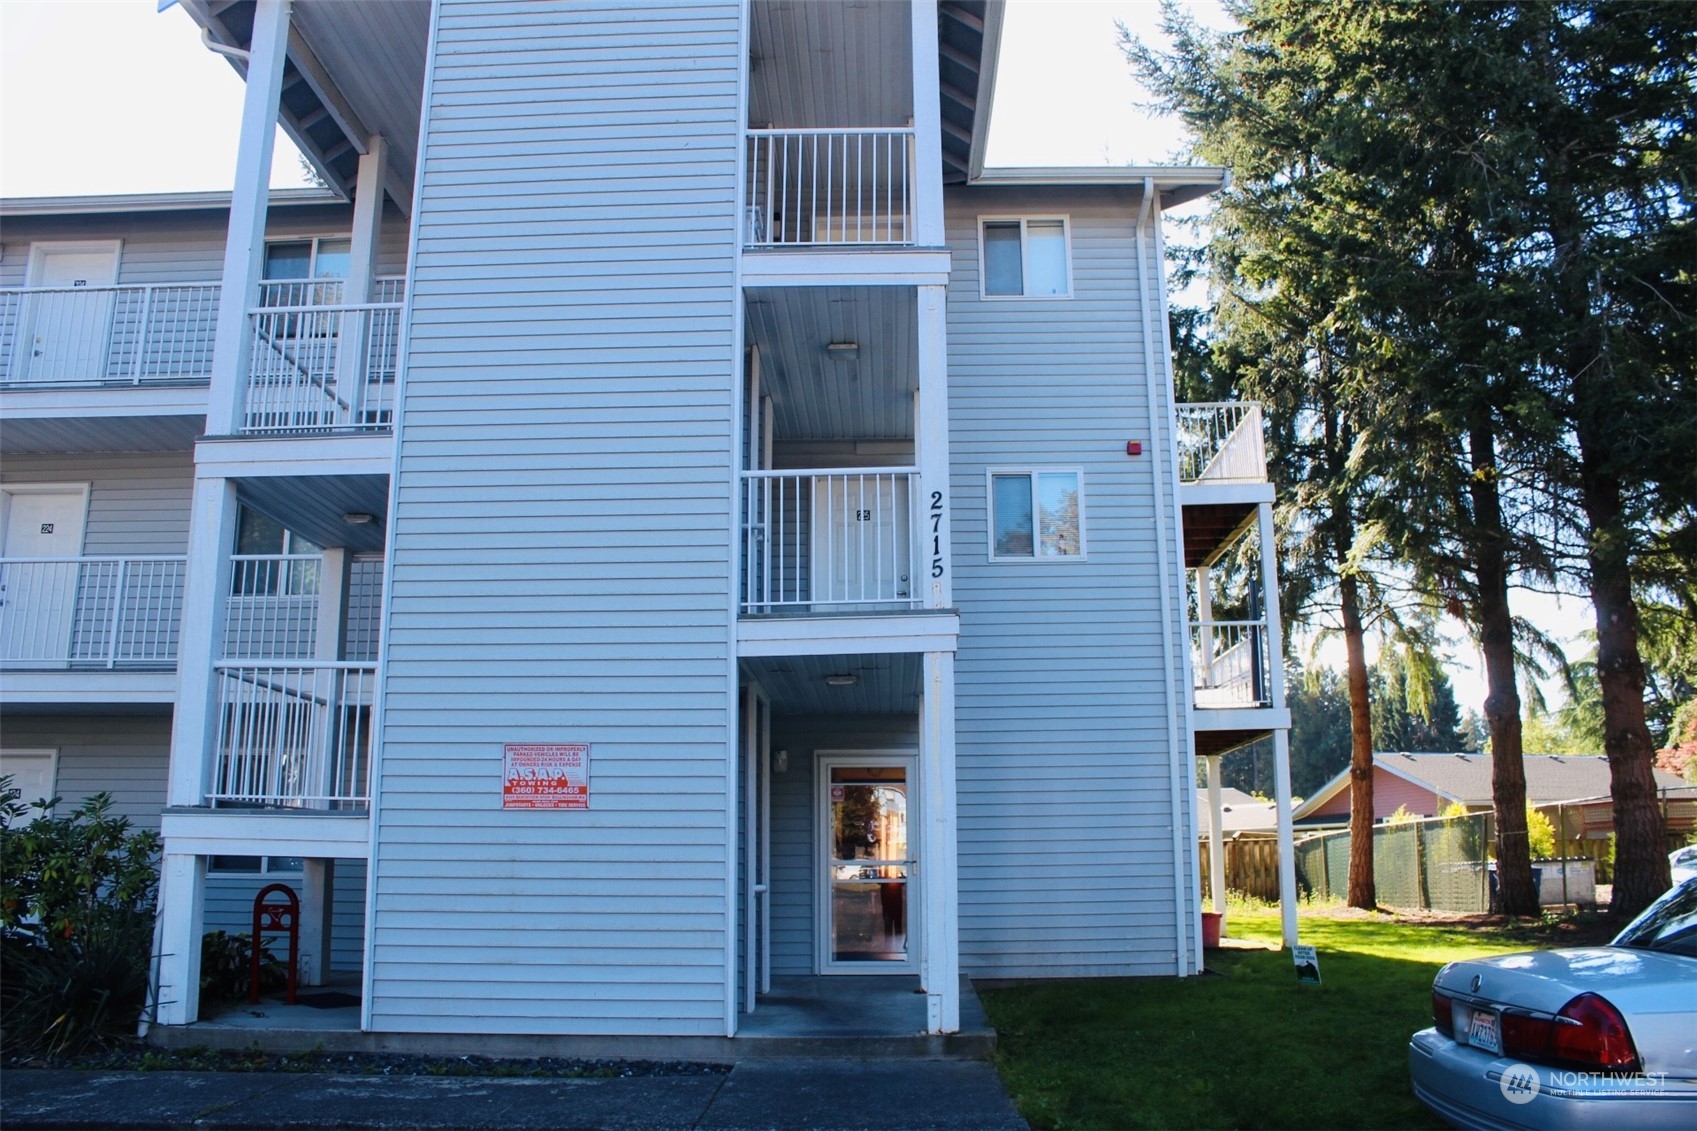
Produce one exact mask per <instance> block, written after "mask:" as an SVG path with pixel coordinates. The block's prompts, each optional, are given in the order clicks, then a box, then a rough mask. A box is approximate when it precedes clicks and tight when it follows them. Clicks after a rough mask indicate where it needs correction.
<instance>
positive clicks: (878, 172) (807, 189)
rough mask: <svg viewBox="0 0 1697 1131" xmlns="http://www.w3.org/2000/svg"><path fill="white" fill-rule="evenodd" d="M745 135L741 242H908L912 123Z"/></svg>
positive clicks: (911, 235) (760, 244) (773, 244)
mask: <svg viewBox="0 0 1697 1131" xmlns="http://www.w3.org/2000/svg"><path fill="white" fill-rule="evenodd" d="M747 137H748V230H747V231H746V232H745V233H744V234H743V238H744V242H745V244H746V246H748V247H777V246H783V247H789V246H796V245H801V246H806V245H809V244H862V243H881V244H911V243H913V242H914V226H913V171H914V168H915V157H914V132H913V130H912V128H906V129H822V130H778V129H765V130H749V131H747Z"/></svg>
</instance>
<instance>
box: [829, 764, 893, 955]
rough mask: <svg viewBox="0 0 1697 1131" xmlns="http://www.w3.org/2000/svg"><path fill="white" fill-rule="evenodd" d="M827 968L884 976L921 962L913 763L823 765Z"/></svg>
mask: <svg viewBox="0 0 1697 1131" xmlns="http://www.w3.org/2000/svg"><path fill="white" fill-rule="evenodd" d="M822 768H823V770H824V773H823V774H822V775H821V776H822V777H823V778H824V782H823V785H824V788H825V797H824V799H823V801H824V805H823V816H824V821H823V826H824V833H825V841H826V843H825V846H824V848H825V880H826V883H825V887H826V897H825V900H824V903H825V908H824V910H825V915H824V918H825V923H824V927H825V947H824V958H825V963H824V967H825V969H826V970H827V971H833V972H837V973H864V974H871V973H882V972H890V973H894V972H897V971H903V970H907V969H910V968H911V967H912V966H913V961H912V958H913V956H912V951H911V948H910V947H909V945H908V940H909V938H910V935H911V928H912V911H913V908H914V904H915V901H914V900H913V898H912V894H913V885H912V865H913V853H912V847H911V845H910V842H909V837H908V800H909V791H908V766H907V765H906V764H904V763H902V762H897V761H894V760H889V761H886V760H883V759H880V760H879V761H878V762H877V763H873V764H859V763H855V764H846V763H832V762H825V763H824V764H823V767H822Z"/></svg>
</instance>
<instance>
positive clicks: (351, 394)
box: [336, 134, 389, 421]
mask: <svg viewBox="0 0 1697 1131" xmlns="http://www.w3.org/2000/svg"><path fill="white" fill-rule="evenodd" d="M388 175H389V171H388V146H387V145H386V144H385V142H384V141H383V138H382V136H381V135H379V134H372V135H371V136H370V137H368V138H366V141H365V152H364V153H363V154H361V155H360V158H359V173H358V177H357V179H356V181H355V183H354V225H353V233H352V236H353V239H352V247H351V248H350V251H349V262H348V278H347V282H346V284H345V285H344V287H343V290H342V301H343V302H345V303H347V304H348V305H349V306H357V305H360V304H361V303H367V302H370V301H371V293H372V280H373V277H374V276H375V275H376V274H377V250H378V241H379V238H380V236H381V233H382V228H383V182H384V181H385V180H387V179H388ZM369 317H370V315H369V313H366V312H349V313H347V314H344V315H342V316H341V319H340V321H341V327H340V329H341V334H340V339H341V342H340V345H339V346H338V350H337V354H336V388H337V389H338V390H339V392H340V393H341V396H342V398H343V399H344V400H346V401H347V402H348V404H349V405H350V406H351V410H352V413H353V418H354V420H355V421H358V420H360V419H361V418H362V412H363V409H364V406H365V392H366V390H365V360H366V358H365V354H366V341H367V331H368V329H369V324H368V319H369Z"/></svg>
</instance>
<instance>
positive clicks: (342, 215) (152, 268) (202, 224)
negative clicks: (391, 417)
mask: <svg viewBox="0 0 1697 1131" xmlns="http://www.w3.org/2000/svg"><path fill="white" fill-rule="evenodd" d="M352 225H353V209H352V208H351V207H350V206H347V205H327V206H313V207H310V208H277V209H273V210H272V211H271V214H270V216H269V217H267V222H266V235H267V237H268V238H270V239H289V238H300V237H304V236H345V235H347V234H348V232H349V231H350V230H351V228H352ZM5 229H6V231H5V238H4V243H3V244H0V248H3V254H0V287H21V286H23V285H24V283H25V281H26V278H27V275H28V271H29V258H30V245H31V244H35V243H46V242H52V241H65V240H122V241H123V249H122V251H121V252H120V254H119V260H118V282H119V283H120V284H126V285H128V284H141V283H213V282H217V281H218V279H219V278H220V277H221V276H222V275H223V273H224V239H225V236H226V234H227V232H228V230H229V215H228V214H227V213H225V212H222V211H212V210H204V211H191V212H162V213H128V214H124V213H119V214H114V215H105V216H26V217H11V218H8V219H7V220H6V223H5ZM406 240H407V225H406V219H405V217H403V216H401V215H400V214H399V213H398V212H396V211H395V210H394V208H393V207H390V208H389V209H388V211H387V213H386V214H385V216H384V218H383V234H382V239H381V240H380V241H379V244H378V264H377V273H378V274H379V275H399V274H401V273H403V272H404V271H405V270H406V261H407V246H406Z"/></svg>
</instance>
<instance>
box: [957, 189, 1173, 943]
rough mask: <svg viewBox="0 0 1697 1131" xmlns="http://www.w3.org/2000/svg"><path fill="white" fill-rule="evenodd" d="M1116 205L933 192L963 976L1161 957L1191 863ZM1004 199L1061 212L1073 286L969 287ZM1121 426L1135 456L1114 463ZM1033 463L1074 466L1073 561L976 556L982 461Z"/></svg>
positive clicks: (1167, 579) (1166, 606)
mask: <svg viewBox="0 0 1697 1131" xmlns="http://www.w3.org/2000/svg"><path fill="white" fill-rule="evenodd" d="M1136 210H1137V198H1136V194H1135V193H1133V192H1127V191H1122V190H970V189H968V190H956V191H952V192H951V193H950V196H949V200H948V237H949V245H950V247H951V248H952V249H953V251H954V264H953V275H952V277H951V280H950V287H949V308H948V345H949V414H950V415H949V426H950V455H951V459H952V464H953V476H952V483H951V486H952V491H953V496H954V497H953V508H954V509H953V515H952V526H953V534H954V568H955V574H954V596H955V603H956V604H957V605H958V606H959V608H960V610H961V636H960V645H959V652H958V655H957V660H956V668H955V678H956V690H955V727H956V732H955V735H956V767H957V780H958V791H959V810H958V812H959V849H960V939H961V965H962V968H963V969H964V970H966V971H967V972H968V973H971V974H975V975H980V976H1063V975H1089V974H1127V975H1129V974H1159V973H1172V972H1173V970H1174V962H1175V945H1176V943H1175V908H1174V891H1173V876H1174V870H1175V867H1184V873H1183V874H1184V875H1185V876H1186V877H1189V876H1190V874H1191V870H1190V868H1189V867H1187V866H1185V865H1183V864H1182V863H1180V862H1175V860H1174V846H1173V823H1174V821H1175V820H1179V821H1183V820H1186V819H1187V816H1186V814H1183V813H1180V814H1175V813H1174V812H1173V806H1172V773H1173V759H1174V756H1175V755H1174V751H1173V750H1172V745H1171V738H1170V734H1169V729H1168V722H1169V711H1170V710H1171V709H1172V708H1173V706H1174V705H1173V704H1172V703H1171V702H1170V701H1169V697H1168V696H1169V692H1168V686H1167V680H1168V679H1169V678H1170V672H1169V670H1168V667H1167V664H1168V659H1167V656H1166V654H1165V648H1164V644H1163V635H1162V618H1163V616H1166V617H1170V618H1172V621H1173V626H1174V627H1173V631H1174V645H1175V648H1176V647H1179V646H1181V641H1182V640H1183V637H1182V635H1181V634H1180V632H1179V625H1178V617H1179V615H1180V613H1179V610H1181V609H1182V607H1183V605H1182V597H1183V589H1182V584H1183V581H1182V575H1181V573H1180V569H1181V564H1180V563H1178V562H1176V561H1174V553H1173V552H1171V550H1170V549H1169V552H1168V553H1167V555H1166V565H1167V575H1166V576H1162V572H1161V556H1160V547H1159V546H1158V542H1157V539H1158V537H1159V532H1160V527H1159V526H1158V525H1157V521H1156V511H1155V506H1156V488H1155V483H1154V478H1153V476H1154V473H1155V471H1156V461H1155V458H1154V453H1156V452H1158V451H1162V450H1164V448H1165V446H1166V445H1167V444H1170V436H1167V435H1166V432H1165V429H1166V425H1165V424H1164V423H1162V424H1161V428H1162V430H1163V431H1162V437H1163V439H1162V444H1161V445H1159V446H1157V445H1154V444H1151V442H1150V441H1151V440H1153V439H1154V438H1155V433H1154V430H1155V427H1156V424H1155V421H1162V422H1164V421H1166V420H1167V418H1168V414H1169V412H1170V408H1169V406H1168V404H1167V403H1166V402H1165V400H1164V399H1163V400H1162V402H1161V403H1159V404H1157V405H1156V406H1155V413H1154V414H1153V416H1152V414H1151V411H1150V405H1149V404H1148V396H1147V385H1146V383H1145V371H1144V353H1143V339H1142V337H1141V329H1142V322H1141V319H1140V317H1139V313H1138V311H1139V297H1138V286H1137V261H1136V237H1135V226H1136ZM1021 214H1025V215H1056V214H1066V215H1068V216H1069V217H1070V221H1071V224H1070V237H1071V253H1072V275H1073V297H1072V298H1070V299H1062V300H1054V299H1038V300H1012V299H1010V300H989V301H986V300H982V299H980V297H979V275H978V231H977V217H978V216H980V215H997V216H1007V215H1021ZM1150 284H1151V294H1152V296H1153V295H1154V294H1155V293H1156V289H1157V288H1158V287H1159V286H1160V281H1159V278H1158V277H1152V278H1151V280H1150ZM1158 348H1159V347H1158ZM1166 380H1167V378H1166V376H1165V374H1164V372H1163V374H1162V376H1161V378H1160V381H1161V382H1162V384H1163V385H1164V383H1165V381H1166ZM1133 439H1135V440H1142V441H1143V442H1144V445H1145V448H1144V450H1145V454H1144V455H1143V456H1141V457H1137V458H1128V457H1127V456H1126V454H1125V444H1126V441H1127V440H1133ZM1047 467H1054V468H1082V469H1083V472H1084V482H1083V492H1082V494H1083V511H1084V526H1085V551H1086V560H1082V561H1039V562H995V563H991V562H988V561H987V555H988V545H989V543H988V539H989V533H988V529H989V518H988V513H987V512H988V504H987V499H986V481H985V480H986V477H985V471H986V469H987V468H1006V469H1010V470H1018V469H1025V468H1047ZM1162 489H1163V492H1164V493H1166V494H1167V496H1168V497H1165V498H1163V499H1162V500H1161V505H1162V506H1164V507H1165V508H1166V514H1165V530H1166V532H1167V537H1168V538H1169V539H1171V538H1172V534H1173V530H1174V524H1175V523H1176V521H1177V516H1176V514H1175V513H1174V508H1173V505H1172V502H1173V500H1172V499H1171V497H1170V492H1171V490H1172V488H1171V484H1170V480H1165V481H1164V484H1163V488H1162ZM1172 661H1173V663H1174V664H1175V665H1177V664H1179V663H1181V662H1182V661H1181V660H1180V659H1179V657H1178V656H1177V655H1176V654H1175V655H1174V656H1173V657H1172ZM1181 733H1182V728H1181ZM1179 756H1180V757H1184V756H1185V755H1183V754H1182V753H1181V754H1180V755H1179ZM1187 780H1188V778H1187ZM1187 796H1188V795H1187ZM1181 839H1182V841H1183V842H1184V843H1186V844H1188V842H1189V838H1188V835H1186V836H1185V837H1183V838H1181Z"/></svg>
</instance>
